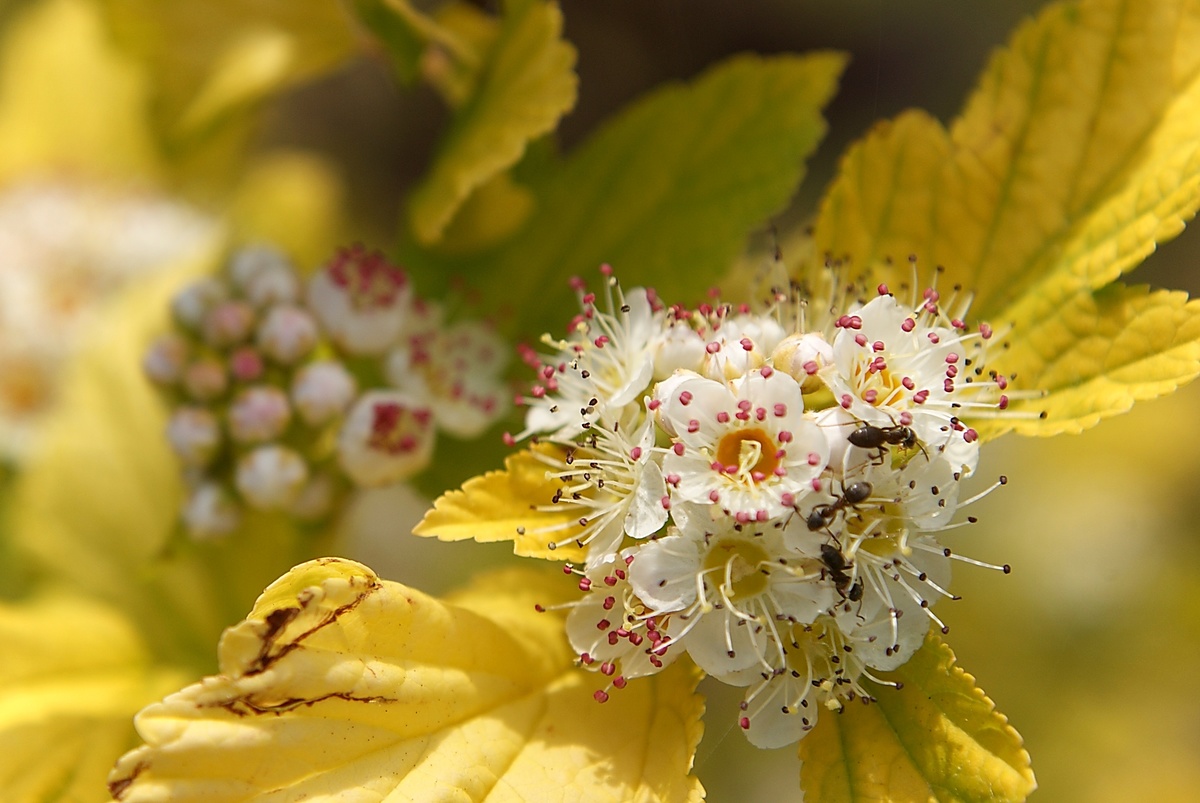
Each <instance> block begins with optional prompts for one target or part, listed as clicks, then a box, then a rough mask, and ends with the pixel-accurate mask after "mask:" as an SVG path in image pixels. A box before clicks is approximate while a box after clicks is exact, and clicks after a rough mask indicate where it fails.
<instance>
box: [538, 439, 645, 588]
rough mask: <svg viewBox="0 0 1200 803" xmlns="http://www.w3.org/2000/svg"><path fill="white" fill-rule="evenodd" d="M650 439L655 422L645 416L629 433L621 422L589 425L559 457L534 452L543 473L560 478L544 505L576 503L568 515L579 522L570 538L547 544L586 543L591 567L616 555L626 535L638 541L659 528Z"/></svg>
mask: <svg viewBox="0 0 1200 803" xmlns="http://www.w3.org/2000/svg"><path fill="white" fill-rule="evenodd" d="M653 444H654V427H653V424H652V422H650V421H646V422H645V423H643V425H642V427H641V429H640V430H639V431H637V432H635V433H632V436H631V437H630V436H627V435H626V434H625V430H623V429H621V428H620V427H616V428H615V429H611V430H610V429H601V428H599V427H594V428H592V429H590V430H589V431H588V436H587V438H586V439H585V440H584V443H583V444H581V445H579V446H578V447H575V446H572V447H569V448H568V449H567V450H566V451H565V452H563V453H562V457H561V458H559V457H556V456H555V454H554V453H551V452H538V453H537V454H538V455H539V457H540V459H541V460H542V461H543V462H545V463H546V465H547V470H548V474H549V475H550V476H553V477H556V478H558V479H559V480H560V481H561V483H562V485H561V488H559V489H558V491H557V492H556V493H555V496H554V499H553V501H552V503H551V504H550V505H548V506H546V508H545V509H546V510H555V511H560V510H561V509H562V508H563V507H568V508H575V509H576V510H577V515H572V516H571V520H572V521H575V522H579V523H580V524H581V525H582V531H580V532H577V533H574V534H573V535H572V536H571V537H570V538H569V539H564V540H558V541H551V542H550V545H551V547H552V548H554V547H558V546H562V545H564V544H565V543H569V542H574V543H577V544H579V545H580V546H586V547H587V548H588V560H587V570H588V571H591V570H593V569H595V568H596V567H597V566H598V565H600V564H602V563H610V562H612V561H613V560H615V559H616V554H617V552H618V551H619V550H620V549H621V547H622V545H623V543H624V539H625V537H626V536H628V537H630V538H633V539H638V540H640V539H645V538H648V537H650V536H651V535H654V534H655V533H657V532H659V531H660V530H661V529H662V527H663V525H664V524H666V521H667V515H668V507H669V500H668V495H667V486H666V481H665V479H664V477H663V473H662V469H661V468H660V467H659V465H658V463H657V462H656V460H655V454H654V451H653V448H652V447H653ZM544 533H545V534H546V535H548V536H553V534H554V532H553V531H552V530H547V531H544Z"/></svg>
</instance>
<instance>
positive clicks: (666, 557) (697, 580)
mask: <svg viewBox="0 0 1200 803" xmlns="http://www.w3.org/2000/svg"><path fill="white" fill-rule="evenodd" d="M674 517H675V521H676V523H677V524H680V525H681V527H680V529H678V530H677V531H676V532H674V533H673V534H671V535H668V536H665V537H663V538H659V539H657V540H654V541H651V542H649V543H646V544H644V545H643V546H642V547H641V548H640V549H639V550H638V551H637V553H636V554H635V555H634V557H633V561H632V563H631V565H630V583H631V585H632V586H633V591H634V593H635V594H636V595H637V597H638V599H640V600H641V601H642V603H643V604H644V605H645V606H646V608H647V609H648V611H649V612H651V613H655V614H666V613H670V614H672V616H671V618H670V620H669V623H668V624H667V626H666V631H667V634H668V636H669V638H668V642H667V643H668V644H672V645H674V644H679V645H681V646H683V647H685V648H686V649H687V651H688V654H689V655H691V657H692V659H693V660H694V661H695V662H696V663H697V664H698V665H699V666H700V668H702V669H704V670H705V671H706V672H708V673H709V674H712V675H715V676H717V677H724V676H726V675H729V674H732V673H736V672H739V671H741V670H744V669H748V668H750V667H755V666H757V667H759V668H763V669H766V670H767V671H770V670H771V669H772V668H773V667H775V666H778V665H780V663H781V662H782V660H783V643H782V641H781V638H780V635H779V631H780V628H781V627H784V626H785V624H786V623H789V622H790V623H801V624H808V623H811V622H812V621H814V620H815V619H816V618H817V616H819V615H820V614H822V613H823V612H824V611H825V610H826V609H828V608H829V607H830V605H831V604H832V603H833V600H834V596H833V592H832V589H830V588H829V586H828V585H827V584H824V583H821V582H819V578H820V569H819V567H818V566H817V565H816V562H815V561H812V560H807V559H805V558H803V556H800V555H797V554H794V553H793V552H791V551H790V550H789V549H788V548H787V547H786V545H785V544H784V541H783V538H782V536H781V535H780V533H779V526H778V522H776V523H773V524H770V525H767V526H765V527H758V526H743V525H741V524H738V523H737V522H736V521H735V520H734V519H732V518H731V517H728V516H723V515H717V516H716V517H715V518H714V517H713V514H712V509H711V508H710V507H699V506H696V507H692V506H687V507H686V508H676V510H675V514H674Z"/></svg>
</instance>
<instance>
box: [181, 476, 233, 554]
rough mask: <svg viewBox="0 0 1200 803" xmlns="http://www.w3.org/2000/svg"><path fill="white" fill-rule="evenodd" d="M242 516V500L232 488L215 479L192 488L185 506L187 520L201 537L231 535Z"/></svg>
mask: <svg viewBox="0 0 1200 803" xmlns="http://www.w3.org/2000/svg"><path fill="white" fill-rule="evenodd" d="M241 518H242V517H241V511H240V510H239V509H238V504H237V502H236V501H235V500H234V499H233V497H232V496H231V495H230V494H229V492H228V491H226V490H225V489H224V488H222V487H221V486H220V485H217V484H216V483H212V482H208V483H204V484H203V485H201V486H199V487H198V488H196V489H195V490H194V491H192V493H191V495H190V496H188V500H187V503H186V504H185V505H184V508H183V523H184V525H186V526H187V529H188V532H189V533H191V535H192V537H194V538H196V539H198V540H208V539H212V538H219V537H221V536H223V535H228V534H229V533H231V532H233V531H234V530H235V529H237V526H238V524H239V523H240V522H241Z"/></svg>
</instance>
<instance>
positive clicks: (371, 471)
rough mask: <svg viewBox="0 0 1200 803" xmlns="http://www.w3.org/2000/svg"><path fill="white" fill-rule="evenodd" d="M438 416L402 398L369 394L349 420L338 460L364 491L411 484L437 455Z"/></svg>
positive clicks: (394, 394) (340, 440)
mask: <svg viewBox="0 0 1200 803" xmlns="http://www.w3.org/2000/svg"><path fill="white" fill-rule="evenodd" d="M433 441H434V429H433V413H432V411H430V409H429V408H428V407H424V406H421V405H419V404H416V403H414V400H413V399H412V398H411V397H409V396H407V395H406V394H403V393H398V392H394V391H372V392H370V393H366V394H364V395H363V397H362V398H360V399H359V400H358V402H357V403H356V404H355V405H354V407H353V408H352V409H351V410H350V414H349V415H348V416H347V417H346V421H345V423H344V424H343V425H342V431H341V433H340V434H339V436H338V460H339V462H340V463H341V466H342V469H343V470H344V471H345V472H346V475H347V476H349V477H350V479H352V480H354V482H356V483H358V484H359V485H365V486H377V485H389V484H391V483H394V482H400V481H401V480H405V479H408V478H409V477H411V476H413V475H414V474H416V473H417V472H419V471H420V470H421V469H423V468H425V466H427V465H429V460H430V458H431V457H432V455H433Z"/></svg>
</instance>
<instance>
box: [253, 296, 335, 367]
mask: <svg viewBox="0 0 1200 803" xmlns="http://www.w3.org/2000/svg"><path fill="white" fill-rule="evenodd" d="M319 336H320V335H319V332H318V331H317V322H316V321H315V320H313V317H312V316H311V315H309V314H308V313H307V312H306V311H305V310H302V309H300V308H299V307H292V306H284V305H278V306H274V307H271V309H270V310H269V311H268V312H267V316H266V318H264V319H263V322H262V325H261V326H259V327H258V345H259V348H261V349H262V350H263V351H264V352H265V353H266V355H267V356H268V357H270V358H271V359H273V360H275V361H276V362H279V363H283V364H284V365H291V364H293V363H297V362H299V361H300V360H302V359H304V358H305V357H307V356H308V354H309V352H311V351H312V350H313V349H314V348H315V347H316V345H317V339H318V337H319Z"/></svg>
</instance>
